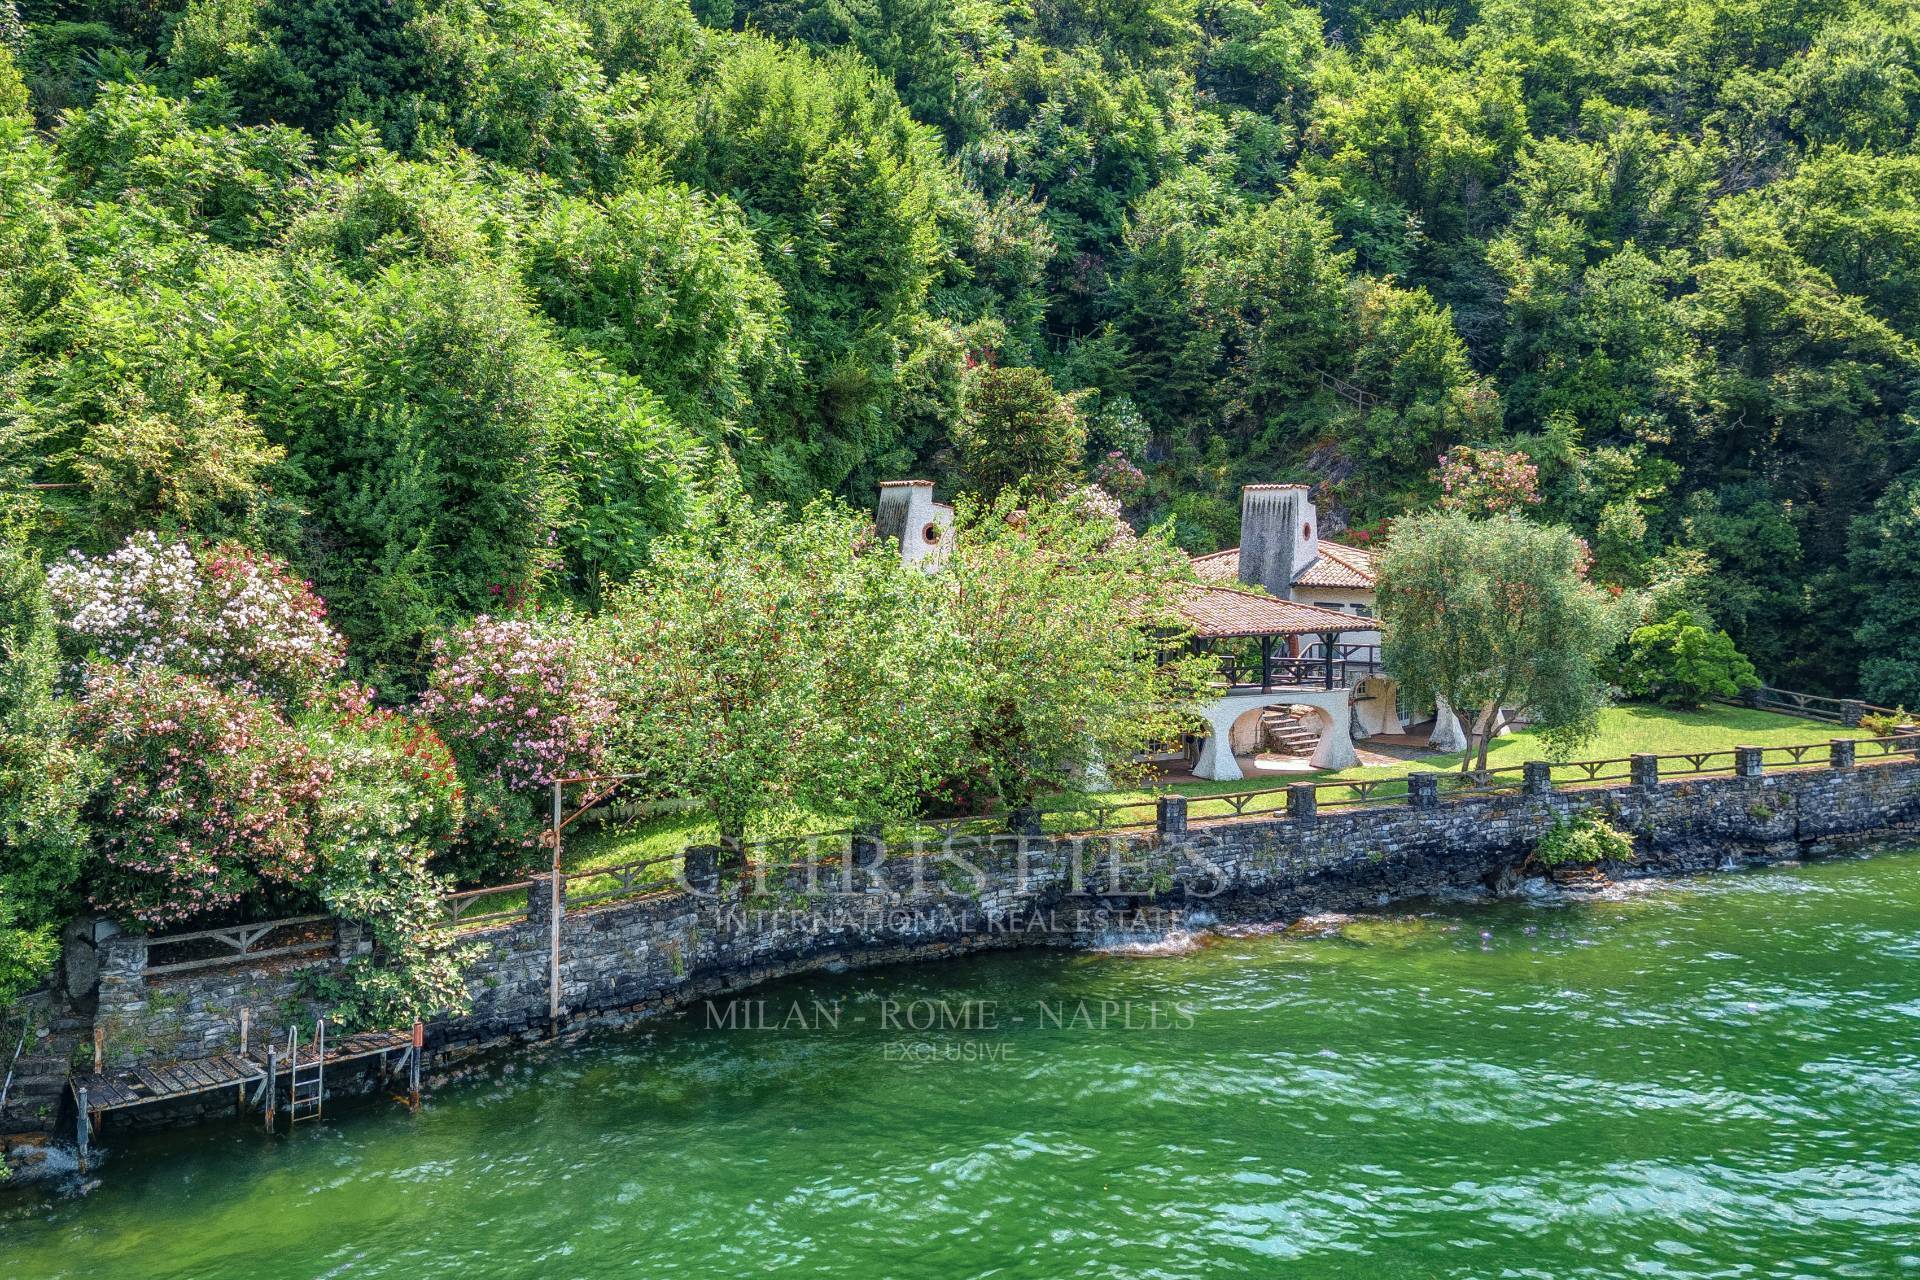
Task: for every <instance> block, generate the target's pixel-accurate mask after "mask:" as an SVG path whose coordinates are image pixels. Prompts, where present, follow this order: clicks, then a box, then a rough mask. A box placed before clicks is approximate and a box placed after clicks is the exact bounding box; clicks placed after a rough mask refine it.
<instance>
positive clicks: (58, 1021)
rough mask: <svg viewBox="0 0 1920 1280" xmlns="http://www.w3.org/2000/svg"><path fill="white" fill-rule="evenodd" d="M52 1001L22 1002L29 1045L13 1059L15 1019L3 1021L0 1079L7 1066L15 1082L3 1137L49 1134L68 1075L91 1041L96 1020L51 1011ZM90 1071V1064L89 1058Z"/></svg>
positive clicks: (0, 1125)
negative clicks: (27, 1018) (28, 1021)
mask: <svg viewBox="0 0 1920 1280" xmlns="http://www.w3.org/2000/svg"><path fill="white" fill-rule="evenodd" d="M50 1004H51V1002H47V1003H41V1002H39V1001H22V1002H21V1008H22V1009H24V1010H25V1011H26V1012H28V1013H29V1015H30V1016H31V1018H32V1029H31V1030H29V1031H28V1032H27V1039H26V1044H25V1045H24V1046H23V1047H22V1048H21V1050H20V1057H19V1058H18V1059H15V1058H14V1056H13V1048H14V1046H15V1045H16V1044H19V1043H20V1023H19V1020H18V1019H17V1018H10V1019H0V1040H4V1041H5V1043H4V1044H0V1078H4V1077H5V1075H6V1072H7V1067H8V1065H9V1064H11V1066H12V1067H13V1082H12V1083H11V1084H10V1085H8V1086H7V1108H6V1111H5V1112H4V1113H0V1133H25V1132H30V1131H33V1130H47V1129H51V1128H52V1127H53V1125H54V1122H55V1120H56V1119H57V1118H58V1116H59V1113H60V1096H61V1094H62V1093H63V1092H64V1091H65V1090H66V1087H67V1074H68V1072H69V1071H71V1070H72V1068H73V1065H74V1063H75V1062H77V1061H80V1060H81V1056H82V1055H83V1053H91V1049H90V1048H87V1046H90V1045H91V1044H92V1042H93V1020H92V1019H91V1018H87V1017H84V1016H80V1015H76V1014H75V1013H74V1012H73V1011H72V1010H70V1009H67V1008H58V1009H55V1008H52V1007H50ZM86 1061H87V1068H89V1069H90V1068H91V1066H92V1059H91V1058H90V1057H89V1058H87V1059H86Z"/></svg>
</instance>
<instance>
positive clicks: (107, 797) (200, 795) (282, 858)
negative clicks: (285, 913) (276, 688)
mask: <svg viewBox="0 0 1920 1280" xmlns="http://www.w3.org/2000/svg"><path fill="white" fill-rule="evenodd" d="M74 736H75V738H76V740H77V741H78V742H79V744H80V745H81V746H83V747H84V748H85V749H86V750H88V751H90V752H92V753H93V754H94V755H95V757H96V758H97V759H98V760H99V761H100V764H101V767H102V770H103V773H104V780H103V782H102V784H101V785H100V787H99V788H98V790H97V791H96V792H95V797H94V801H93V814H92V817H93V820H94V832H95V842H94V846H95V850H96V852H97V853H98V855H99V862H98V864H97V866H96V868H95V872H94V875H93V883H92V890H91V897H92V900H93V902H94V905H96V906H97V907H99V908H100V909H101V910H103V911H106V912H108V913H109V914H111V915H114V916H117V917H119V918H120V919H122V920H125V921H127V922H129V923H138V924H143V925H147V926H149V927H154V926H164V925H174V924H179V923H181V922H183V921H187V920H192V919H195V918H198V917H204V916H207V915H211V914H214V913H217V912H222V911H227V910H230V909H232V908H235V907H236V906H238V905H239V904H241V903H242V902H245V901H247V900H249V899H260V898H263V897H274V896H275V895H276V894H277V895H278V896H279V897H281V898H284V897H287V896H290V895H293V896H297V895H298V894H299V893H301V892H304V890H303V889H301V888H300V887H301V886H303V885H304V884H305V882H306V881H307V879H308V878H309V877H310V876H311V875H312V874H313V872H314V870H315V866H316V860H315V855H314V850H313V847H312V843H311V841H310V838H309V837H310V833H311V828H312V823H313V816H314V806H315V804H316V801H317V800H318V798H319V796H320V794H321V792H322V791H323V790H324V788H325V787H326V785H327V783H328V781H329V778H330V776H331V774H330V770H329V768H328V766H327V765H326V764H325V763H324V762H323V761H321V760H319V759H316V758H315V757H314V755H313V754H312V753H311V752H310V751H309V750H308V749H307V748H306V747H305V746H304V745H303V744H302V743H301V741H300V740H299V739H298V737H296V735H295V734H294V733H293V732H292V730H291V729H290V728H289V727H288V725H287V723H286V722H285V721H284V720H282V719H281V718H280V715H279V713H278V712H277V711H276V710H275V708H274V706H273V704H272V703H270V702H268V701H267V700H266V699H264V698H261V697H258V696H257V695H254V694H249V693H246V692H242V691H237V690H226V689H221V688H220V687H218V686H217V685H215V684H214V683H213V682H212V681H211V680H208V679H206V678H205V677H202V676H197V675H188V674H184V673H181V672H175V671H167V670H163V669H160V668H157V667H146V668H137V669H136V668H127V667H121V666H115V665H101V666H95V667H93V668H91V669H90V670H89V671H88V672H87V676H86V682H85V685H84V688H83V692H82V696H81V698H80V701H79V703H78V705H77V706H76V708H75V714H74ZM251 905H256V906H257V905H258V904H251Z"/></svg>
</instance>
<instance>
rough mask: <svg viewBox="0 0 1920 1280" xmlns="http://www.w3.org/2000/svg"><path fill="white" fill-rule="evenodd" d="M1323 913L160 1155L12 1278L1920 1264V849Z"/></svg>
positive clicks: (1659, 1272)
mask: <svg viewBox="0 0 1920 1280" xmlns="http://www.w3.org/2000/svg"><path fill="white" fill-rule="evenodd" d="M1323 923H1324V924H1325V925H1326V929H1325V931H1324V932H1323V934H1322V935H1321V936H1303V935H1302V934H1300V933H1299V932H1293V933H1286V934H1264V935H1251V936H1241V937H1232V938H1223V939H1214V940H1208V941H1207V942H1206V943H1205V945H1202V946H1200V947H1198V948H1197V949H1194V950H1190V951H1187V952H1185V953H1183V954H1176V955H1139V954H1096V955H1059V954H1046V953H1018V954H1002V955H994V956H982V957H975V958H971V959H967V960H961V961H956V962H952V963H948V964H943V965H923V966H908V967H901V968H893V969H886V970H879V971H870V972H859V973H847V974H840V975H827V976H821V977H818V978H812V979H808V980H805V981H797V982H788V983H783V984H778V985H776V986H772V987H769V988H766V989H764V990H763V991H761V992H758V993H755V994H756V996H757V997H759V998H764V999H765V1000H766V1001H767V1004H766V1006H765V1009H766V1013H767V1016H768V1017H769V1018H770V1019H771V1018H777V1017H785V1016H787V1015H788V1012H789V1010H790V1009H791V1007H792V1006H793V1005H794V1004H795V1003H796V1002H797V1003H798V1004H799V1005H800V1007H801V1009H802V1011H803V1012H807V1013H811V1012H812V1006H813V1003H814V1002H816V1001H818V1002H820V1003H821V1004H822V1005H823V1006H825V1007H827V1008H833V1007H835V1002H838V1003H837V1007H838V1008H839V1010H840V1019H839V1026H838V1028H837V1029H835V1028H833V1027H830V1026H822V1025H818V1021H817V1020H816V1019H813V1018H809V1021H810V1022H812V1023H814V1025H812V1026H810V1027H809V1028H807V1029H802V1028H800V1027H790V1028H788V1029H785V1030H762V1029H744V1028H738V1029H734V1030H714V1029H709V1028H707V1027H705V1026H704V1025H703V1023H704V1022H705V1021H706V1015H705V1013H704V1011H697V1012H696V1014H695V1015H694V1016H691V1017H686V1018H681V1019H677V1020H675V1021H671V1022H663V1023H656V1024H652V1025H649V1026H646V1027H643V1028H640V1029H636V1030H633V1031H629V1032H624V1033H619V1034H609V1035H607V1036H604V1037H602V1038H600V1039H597V1040H594V1041H592V1042H589V1043H587V1044H585V1045H580V1046H574V1047H572V1048H569V1049H566V1050H564V1051H557V1052H552V1053H548V1054H545V1055H541V1056H537V1057H522V1058H519V1059H511V1058H502V1059H499V1060H497V1061H495V1062H493V1063H491V1064H490V1066H489V1067H488V1068H487V1069H486V1070H485V1071H484V1072H483V1073H482V1074H480V1075H478V1076H476V1077H475V1078H473V1079H470V1080H467V1081H464V1082H461V1083H457V1084H452V1085H448V1086H446V1087H443V1088H441V1089H440V1090H438V1091H437V1092H436V1093H435V1095H434V1096H433V1098H432V1099H431V1102H430V1104H429V1105H428V1106H427V1107H426V1108H425V1109H423V1110H422V1111H421V1112H420V1113H419V1114H418V1115H414V1116H409V1115H407V1114H406V1113H405V1111H404V1110H402V1109H398V1108H394V1107H391V1106H388V1105H387V1104H385V1103H373V1104H362V1105H360V1106H358V1107H356V1108H353V1109H351V1110H344V1111H341V1112H340V1113H338V1114H336V1115H335V1116H332V1117H330V1118H329V1120H328V1121H327V1122H326V1123H325V1124H324V1125H323V1126H319V1127H306V1128H303V1129H302V1131H301V1132H300V1133H298V1134H297V1135H295V1136H293V1137H292V1138H290V1139H289V1138H280V1139H269V1138H266V1137H264V1136H262V1135H260V1134H258V1133H256V1132H252V1131H249V1130H245V1129H242V1128H239V1127H237V1126H221V1127H214V1128H210V1129H202V1130H198V1131H193V1132H190V1133H175V1134H169V1135H164V1136H155V1137H151V1138H147V1139H143V1140H135V1141H130V1142H127V1143H124V1144H121V1145H120V1146H119V1147H118V1148H117V1149H116V1150H114V1151H113V1153H112V1157H111V1159H110V1161H109V1162H108V1163H107V1165H106V1166H105V1168H104V1170H103V1171H102V1177H103V1178H104V1183H103V1185H102V1186H101V1187H99V1188H98V1189H97V1190H95V1191H94V1192H93V1193H92V1194H91V1195H89V1196H86V1197H84V1198H64V1199H62V1198H50V1197H49V1196H48V1195H47V1194H46V1193H34V1194H29V1195H24V1196H23V1195H21V1194H20V1193H17V1192H16V1193H14V1196H13V1198H12V1199H10V1200H6V1201H0V1276H3V1277H6V1278H7V1280H43V1278H50V1277H57V1276H73V1277H88V1278H89V1280H118V1278H120V1277H129V1278H131V1277H139V1278H141V1280H168V1278H172V1277H179V1278H182V1280H185V1278H187V1277H192V1278H193V1280H224V1278H227V1277H233V1278H235V1280H239V1278H243V1277H244V1278H245V1280H282V1278H287V1277H298V1278H304V1277H406V1278H408V1280H438V1278H441V1277H457V1278H459V1280H480V1278H482V1277H495V1276H509V1277H520V1276H527V1277H534V1276H538V1277H598V1276H640V1277H706V1276H725V1277H742V1276H749V1275H760V1274H783V1275H796V1276H830V1277H860V1278H862V1280H865V1278H895V1280H918V1278H920V1277H926V1278H927V1280H958V1278H961V1277H970V1276H998V1275H1004V1276H1021V1277H1029V1276H1032V1277H1077V1276H1100V1277H1109V1276H1124V1277H1187V1276H1192V1277H1201V1276H1205V1277H1226V1276H1260V1277H1267V1276H1354V1277H1383V1276H1386V1277H1397V1276H1460V1277H1485V1276H1539V1277H1551V1278H1553V1280H1565V1278H1567V1277H1578V1276H1608V1277H1614V1276H1666V1277H1678V1276H1688V1277H1693V1276H1699V1277H1706V1276H1715V1277H1718V1276H1729V1277H1734V1276H1738V1277H1772V1276H1871V1277H1883V1276H1899V1275H1906V1274H1914V1275H1920V855H1915V854H1900V855H1890V856H1884V857H1880V858H1875V859H1870V860H1861V861H1853V860H1848V861H1839V862H1826V863H1821V864H1816V865H1810V866H1806V867H1797V868H1784V869H1776V870H1769V871H1762V872H1756V873H1751V874H1742V875H1727V876H1717V877H1704V878H1701V879H1697V880H1688V881H1680V882H1664V883H1654V884H1646V885H1637V886H1634V887H1632V888H1631V889H1630V890H1628V891H1626V892H1623V893H1621V894H1620V895H1619V896H1617V897H1615V898H1610V899H1602V900H1596V901H1586V902H1581V903H1577V904H1574V905H1552V904H1539V905H1519V904H1511V903H1502V904H1495V905H1444V904H1442V905H1429V906H1423V907H1421V908H1418V909H1417V910H1415V911H1412V912H1410V913H1408V914H1393V915H1383V916H1381V917H1378V918H1368V917H1361V918H1356V919H1352V920H1346V921H1340V920H1335V921H1328V922H1323ZM916 1000H924V1001H943V1002H946V1005H945V1007H946V1008H947V1009H948V1010H949V1015H948V1016H949V1017H956V1016H960V1011H961V1010H962V1009H963V1008H964V1009H965V1010H966V1011H967V1012H968V1014H970V1016H972V1018H973V1019H974V1021H975V1022H976V1023H985V1022H988V1021H991V1022H993V1023H995V1024H997V1025H994V1026H991V1027H980V1028H978V1029H974V1030H944V1031H930V1032H926V1033H919V1034H916V1033H914V1032H911V1031H907V1030H898V1031H896V1030H894V1029H892V1028H891V1027H889V1026H886V1025H883V1024H885V1023H886V1022H887V1021H888V1019H889V1016H892V1017H893V1018H894V1019H895V1020H897V1021H900V1022H902V1023H905V1022H906V1021H907V1020H909V1019H910V1018H920V1017H923V1016H924V1015H925V1013H926V1011H927V1009H928V1008H929V1007H930V1006H925V1005H922V1006H915V1005H912V1004H910V1003H909V1002H912V1001H916ZM889 1001H891V1002H894V1003H892V1004H889V1003H886V1002H889ZM965 1002H974V1003H972V1004H967V1003H965ZM979 1002H991V1010H990V1011H989V1010H988V1009H987V1008H986V1007H984V1006H983V1005H982V1004H981V1003H979ZM1082 1002H1085V1003H1084V1005H1083V1004H1082ZM1103 1002H1104V1003H1103ZM1129 1014H1130V1015H1131V1016H1130V1018H1129ZM1103 1021H1104V1024H1105V1025H1101V1023H1102V1022H1103ZM1129 1021H1130V1022H1131V1025H1128V1023H1129ZM903 1045H904V1046H906V1047H905V1048H903V1047H902V1046H903Z"/></svg>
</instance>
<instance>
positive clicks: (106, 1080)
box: [71, 1031, 413, 1111]
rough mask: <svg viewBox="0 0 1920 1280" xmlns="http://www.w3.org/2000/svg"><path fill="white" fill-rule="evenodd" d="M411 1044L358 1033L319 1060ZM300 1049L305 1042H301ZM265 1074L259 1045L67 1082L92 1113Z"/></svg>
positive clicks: (284, 1071) (394, 1036) (307, 1061)
mask: <svg viewBox="0 0 1920 1280" xmlns="http://www.w3.org/2000/svg"><path fill="white" fill-rule="evenodd" d="M412 1045H413V1036H412V1033H411V1032H408V1031H361V1032H356V1033H354V1034H353V1035H350V1036H347V1037H345V1038H344V1039H341V1040H338V1041H335V1042H333V1043H331V1044H329V1045H328V1046H327V1051H326V1057H325V1064H326V1065H327V1066H333V1065H335V1064H338V1063H345V1062H355V1061H361V1060H364V1059H367V1058H372V1057H377V1056H381V1055H385V1054H389V1053H394V1052H399V1051H404V1050H406V1049H409V1048H411V1047H412ZM301 1047H302V1049H306V1048H307V1046H306V1045H302V1046H301ZM300 1061H301V1065H302V1066H304V1067H311V1066H312V1065H313V1062H314V1055H312V1054H311V1053H302V1054H301V1055H300ZM292 1066H293V1064H292V1063H290V1062H282V1063H280V1064H279V1074H280V1075H281V1076H283V1077H284V1076H287V1075H288V1074H289V1073H290V1072H291V1070H292ZM266 1074H267V1055H266V1050H265V1048H261V1049H255V1050H251V1051H249V1052H247V1053H244V1054H241V1053H221V1054H212V1055H209V1056H208V1057H205V1058H194V1059H189V1060H185V1061H180V1062H160V1063H150V1064H148V1065H147V1066H144V1067H133V1068H130V1069H127V1070H124V1071H117V1072H102V1073H100V1074H98V1075H77V1076H74V1077H73V1078H72V1081H71V1083H72V1085H73V1087H74V1089H75V1090H76V1091H77V1090H79V1089H85V1090H86V1091H87V1105H88V1108H89V1110H93V1111H112V1110H117V1109H118V1108H121V1107H131V1106H138V1105H140V1104H142V1103H147V1102H161V1101H165V1100H167V1099H170V1098H183V1097H189V1096H191V1095H193V1094H199V1093H208V1092H211V1091H213V1090H215V1089H225V1088H231V1087H233V1086H234V1085H239V1084H251V1083H253V1082H255V1081H258V1080H260V1079H261V1078H263V1077H264V1076H265V1075H266Z"/></svg>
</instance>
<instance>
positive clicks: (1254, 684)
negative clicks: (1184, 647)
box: [874, 480, 1452, 780]
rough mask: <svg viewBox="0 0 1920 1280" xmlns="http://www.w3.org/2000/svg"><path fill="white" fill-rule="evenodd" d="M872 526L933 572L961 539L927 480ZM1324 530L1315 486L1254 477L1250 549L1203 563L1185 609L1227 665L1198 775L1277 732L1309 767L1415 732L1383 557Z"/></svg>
mask: <svg viewBox="0 0 1920 1280" xmlns="http://www.w3.org/2000/svg"><path fill="white" fill-rule="evenodd" d="M874 524H875V527H876V528H877V530H878V531H879V532H880V533H881V534H882V535H883V536H885V537H888V538H891V539H893V540H895V541H896V542H898V544H899V546H900V554H901V558H902V559H903V560H905V561H906V562H907V563H909V564H914V565H918V566H920V567H921V568H923V569H926V570H934V569H937V568H938V567H939V564H940V562H941V560H943V559H944V558H945V554H946V549H947V546H948V544H949V542H950V541H951V538H952V526H953V509H952V508H951V507H949V506H947V505H945V504H943V503H938V502H935V501H934V500H933V485H932V483H931V482H929V481H925V480H897V481H890V482H888V483H885V484H882V485H881V486H880V495H879V502H878V505H877V508H876V511H875V515H874ZM1319 534H1320V530H1319V513H1318V511H1317V509H1316V508H1315V506H1314V503H1313V499H1312V497H1311V494H1310V492H1309V490H1308V488H1307V486H1305V485H1298V484H1255V485H1248V486H1247V487H1246V488H1244V489H1243V490H1241V498H1240V545H1239V546H1237V547H1233V548H1230V549H1228V550H1225V551H1216V552H1213V553H1212V554H1210V555H1203V556H1196V557H1195V558H1194V560H1193V567H1194V571H1195V576H1196V577H1198V578H1199V579H1200V580H1199V581H1198V582H1196V583H1194V584H1193V585H1191V586H1189V587H1187V588H1185V589H1184V591H1183V592H1182V594H1181V596H1180V599H1179V600H1178V602H1177V604H1176V608H1177V609H1178V610H1179V612H1180V614H1181V616H1182V617H1183V618H1184V619H1185V620H1186V622H1187V624H1188V626H1189V627H1190V628H1191V633H1192V634H1191V643H1192V644H1193V645H1194V646H1195V648H1196V649H1199V650H1202V651H1205V652H1209V653H1213V654H1215V655H1217V656H1218V658H1219V662H1220V677H1219V681H1218V685H1217V688H1216V691H1215V694H1214V696H1213V697H1212V698H1211V699H1210V700H1209V701H1208V702H1207V703H1206V704H1205V705H1204V706H1202V707H1201V708H1200V709H1199V711H1200V715H1201V717H1202V718H1203V719H1204V720H1205V722H1206V725H1207V732H1205V733H1202V734H1196V735H1194V737H1193V738H1192V740H1191V742H1190V744H1189V749H1190V754H1189V755H1188V757H1187V763H1188V764H1190V765H1191V767H1192V769H1193V772H1194V773H1196V774H1197V775H1199V776H1200V777H1203V778H1211V779H1216V780H1230V779H1234V778H1240V777H1244V776H1245V774H1244V773H1243V772H1242V770H1241V766H1240V764H1239V759H1240V758H1245V757H1250V756H1256V755H1260V754H1261V753H1262V752H1263V750H1265V749H1266V748H1267V746H1268V745H1269V744H1270V743H1273V742H1275V741H1276V740H1277V741H1279V742H1280V743H1281V744H1282V745H1283V746H1285V748H1286V749H1288V750H1291V751H1294V752H1297V753H1298V754H1300V755H1309V753H1310V759H1309V760H1307V761H1306V762H1304V763H1305V764H1309V765H1311V767H1313V768H1316V769H1341V768H1345V767H1347V766H1349V765H1352V764H1354V763H1356V761H1357V760H1358V755H1357V753H1356V751H1355V749H1354V740H1355V739H1356V738H1364V737H1368V736H1371V735H1374V734H1398V733H1401V732H1402V731H1403V729H1404V725H1403V724H1402V722H1401V718H1400V712H1399V698H1398V689H1397V687H1396V685H1395V683H1394V682H1393V681H1392V680H1391V679H1389V678H1388V677H1387V676H1386V675H1385V673H1384V672H1383V671H1382V669H1381V665H1380V630H1379V627H1378V625H1377V624H1375V623H1374V622H1373V621H1372V618H1373V605H1374V592H1375V587H1376V578H1375V574H1374V567H1373V557H1372V556H1371V555H1370V554H1369V553H1368V552H1366V551H1364V550H1362V549H1360V548H1358V547H1349V546H1344V545H1342V544H1340V543H1335V542H1327V541H1323V540H1322V539H1321V538H1320V536H1319ZM1447 719H1448V720H1449V721H1451V719H1452V717H1451V716H1449V717H1447Z"/></svg>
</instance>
